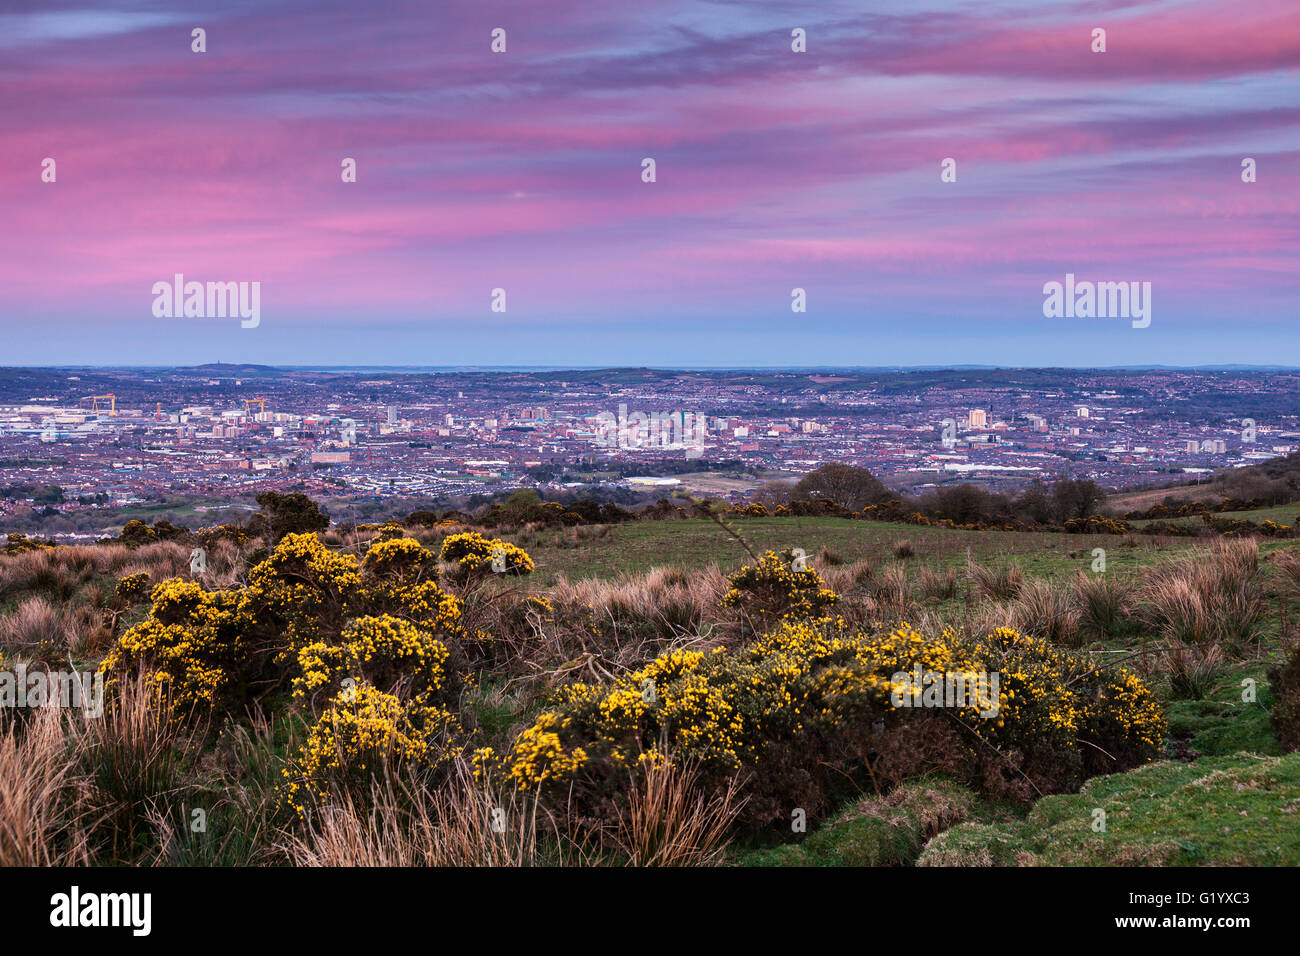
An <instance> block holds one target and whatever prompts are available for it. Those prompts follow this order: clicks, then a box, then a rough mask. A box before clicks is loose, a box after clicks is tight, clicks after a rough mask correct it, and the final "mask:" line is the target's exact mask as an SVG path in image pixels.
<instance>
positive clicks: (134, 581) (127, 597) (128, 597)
mask: <svg viewBox="0 0 1300 956" xmlns="http://www.w3.org/2000/svg"><path fill="white" fill-rule="evenodd" d="M148 586H149V573H148V572H147V571H138V572H136V573H135V574H128V575H126V576H125V577H123V578H121V579H120V580H118V582H117V587H115V588H114V589H113V594H114V596H115V597H118V598H120V599H121V600H123V601H125V602H126V603H127V604H134V603H135V602H136V601H138V600H140V598H142V597H144V595H145V590H146V589H147V588H148Z"/></svg>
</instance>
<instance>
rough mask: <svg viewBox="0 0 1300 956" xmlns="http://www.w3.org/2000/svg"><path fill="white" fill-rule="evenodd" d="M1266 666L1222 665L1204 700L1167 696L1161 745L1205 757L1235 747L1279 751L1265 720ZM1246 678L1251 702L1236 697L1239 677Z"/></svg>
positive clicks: (1267, 706)
mask: <svg viewBox="0 0 1300 956" xmlns="http://www.w3.org/2000/svg"><path fill="white" fill-rule="evenodd" d="M1267 669H1268V667H1267V665H1265V664H1261V663H1257V662H1250V663H1247V664H1242V665H1239V666H1237V667H1233V668H1230V669H1229V670H1227V671H1226V672H1225V673H1224V675H1223V677H1222V678H1221V679H1220V680H1219V682H1218V685H1217V687H1216V688H1215V690H1214V693H1212V694H1211V695H1210V696H1209V697H1208V698H1206V699H1205V700H1173V701H1167V702H1166V703H1165V715H1166V717H1167V718H1168V721H1169V731H1168V738H1167V741H1166V748H1167V750H1168V752H1169V753H1170V755H1171V756H1172V755H1175V754H1185V753H1187V752H1188V751H1190V753H1191V754H1195V755H1200V756H1209V757H1215V756H1225V755H1228V754H1233V753H1237V752H1238V751H1250V752H1252V753H1257V754H1266V755H1278V754H1281V753H1282V745H1281V743H1279V741H1278V739H1277V735H1276V734H1275V733H1274V732H1273V726H1272V725H1271V724H1270V723H1269V719H1268V715H1269V711H1270V710H1271V709H1272V707H1273V696H1272V694H1271V693H1270V692H1269V687H1268V679H1267V678H1266V677H1265V674H1264V672H1265V671H1266V670H1267ZM1247 678H1249V679H1251V680H1254V681H1255V694H1256V700H1254V701H1253V702H1248V701H1243V700H1242V699H1241V698H1242V692H1243V687H1242V681H1243V680H1245V679H1247ZM1161 689H1162V688H1157V690H1161ZM1189 755H1190V754H1189Z"/></svg>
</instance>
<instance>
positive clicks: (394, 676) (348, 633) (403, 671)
mask: <svg viewBox="0 0 1300 956" xmlns="http://www.w3.org/2000/svg"><path fill="white" fill-rule="evenodd" d="M449 656H450V655H449V652H448V650H447V646H446V645H445V644H443V643H442V641H440V640H438V639H437V638H436V637H434V636H433V635H432V634H431V633H429V632H428V631H427V630H425V629H423V628H420V627H417V626H415V625H414V624H412V623H410V622H409V621H404V620H402V619H401V618H396V617H392V616H391V615H387V614H385V615H380V616H377V617H363V618H358V619H357V620H355V621H351V622H349V623H348V624H347V626H346V627H344V628H343V633H342V634H341V635H340V643H338V644H333V645H331V644H326V643H325V642H323V641H318V642H316V643H315V644H309V645H308V646H307V647H305V648H303V649H302V650H301V651H299V652H298V670H299V676H297V677H296V678H294V685H293V693H294V697H295V699H297V700H300V701H301V700H304V699H307V698H309V697H314V696H315V695H316V694H318V693H319V692H320V690H321V689H322V688H332V687H334V686H335V685H337V684H338V683H339V682H340V681H342V680H343V679H345V678H348V677H351V678H352V679H353V682H354V683H360V682H362V681H364V682H366V683H368V684H370V685H372V686H375V687H380V688H388V689H395V688H399V687H400V688H403V689H404V690H406V691H407V696H409V697H410V698H411V699H413V700H418V701H420V702H423V703H431V702H433V701H435V700H444V699H447V698H449V697H450V695H451V694H452V693H453V691H454V690H455V687H456V683H455V681H454V680H453V679H452V677H451V675H450V674H449V673H448V671H447V666H446V665H447V659H448V657H449Z"/></svg>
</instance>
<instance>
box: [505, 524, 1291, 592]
mask: <svg viewBox="0 0 1300 956" xmlns="http://www.w3.org/2000/svg"><path fill="white" fill-rule="evenodd" d="M727 528H730V529H731V530H732V531H734V532H735V534H732V533H729V532H728V530H727ZM737 536H739V537H737ZM504 537H506V538H507V539H508V540H511V541H514V542H516V543H518V544H520V545H521V546H523V547H525V548H526V549H527V550H528V552H529V554H531V555H532V556H533V559H534V560H535V561H536V562H537V576H536V577H535V578H534V580H533V581H532V582H531V583H532V584H534V585H542V586H550V585H551V584H553V583H554V582H555V580H556V578H557V576H558V575H560V574H563V575H565V576H566V577H568V578H569V580H577V579H580V578H587V577H594V578H603V579H608V578H612V577H616V576H618V575H620V574H639V573H643V572H645V571H648V570H650V569H651V568H654V567H659V566H663V565H676V566H679V567H684V568H688V569H689V568H698V567H701V566H704V565H707V564H717V565H718V566H719V567H721V568H723V569H724V570H727V569H733V568H736V567H739V566H740V565H742V564H745V563H747V562H749V561H751V560H752V558H751V557H750V554H749V552H748V551H747V550H746V547H745V544H744V543H742V542H741V540H740V539H743V540H744V542H745V543H747V544H748V546H749V548H750V549H752V550H753V551H755V552H758V553H762V552H763V551H766V550H769V549H771V550H776V551H780V550H783V549H786V548H802V549H803V550H804V552H805V553H807V554H808V556H809V557H810V558H811V557H816V556H817V555H818V554H819V553H820V552H821V550H822V548H826V549H828V550H829V551H830V552H832V554H833V556H834V560H835V561H839V562H841V563H848V562H851V561H856V560H859V559H868V560H871V561H879V562H884V561H888V560H894V559H895V558H894V553H893V552H894V548H895V546H896V545H898V543H899V542H901V541H907V542H909V543H910V544H911V547H912V550H913V552H914V554H913V556H912V557H910V558H908V559H906V560H907V561H908V562H911V563H912V564H916V565H928V566H932V567H940V568H943V567H963V566H964V565H965V563H966V559H967V556H968V554H969V557H970V558H971V559H972V560H974V561H976V562H980V563H997V562H1000V561H1012V560H1014V563H1016V564H1017V565H1019V566H1020V567H1021V568H1022V569H1023V570H1024V571H1026V572H1027V573H1031V574H1034V575H1041V576H1050V577H1055V576H1059V575H1063V574H1071V573H1073V572H1074V571H1080V570H1089V569H1090V568H1091V565H1092V562H1093V554H1092V551H1093V549H1094V548H1103V549H1105V551H1106V564H1107V569H1108V570H1109V571H1114V572H1117V573H1121V574H1122V573H1123V572H1125V571H1127V570H1133V569H1136V568H1142V567H1147V566H1149V565H1151V564H1152V563H1154V562H1155V561H1158V560H1160V559H1161V558H1162V557H1165V556H1169V555H1172V554H1176V553H1180V552H1182V551H1185V550H1186V549H1187V548H1189V547H1191V546H1192V545H1193V544H1195V543H1196V542H1195V541H1194V539H1188V538H1179V537H1157V536H1147V535H1135V536H1133V537H1127V538H1126V537H1117V536H1115V535H1075V534H1044V533H1036V532H1016V531H953V530H950V529H946V528H927V527H924V526H919V525H908V524H893V523H890V522H876V521H851V520H849V519H847V518H732V519H727V521H726V527H724V526H723V525H720V524H718V523H717V522H715V521H712V520H710V519H708V518H699V519H689V520H685V521H638V522H628V523H626V524H617V525H610V526H608V530H607V531H605V532H603V533H601V534H600V536H594V535H593V532H592V529H587V528H580V529H572V528H567V529H557V530H554V531H536V532H524V533H521V534H515V535H509V534H507V535H505V536H504ZM1278 547H1295V544H1294V543H1293V542H1268V541H1265V542H1262V543H1261V545H1260V551H1261V553H1268V552H1269V551H1270V550H1273V549H1276V548H1278Z"/></svg>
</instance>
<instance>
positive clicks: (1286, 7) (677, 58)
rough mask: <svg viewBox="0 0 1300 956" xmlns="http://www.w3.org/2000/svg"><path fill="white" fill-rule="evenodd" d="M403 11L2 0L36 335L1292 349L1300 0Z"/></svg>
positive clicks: (14, 216) (853, 361)
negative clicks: (1093, 303) (190, 310)
mask: <svg viewBox="0 0 1300 956" xmlns="http://www.w3.org/2000/svg"><path fill="white" fill-rule="evenodd" d="M389 9H390V12H389V13H388V15H386V16H384V17H376V16H373V15H372V14H370V13H367V12H366V11H365V10H362V9H354V8H352V7H351V6H349V5H343V4H326V5H320V4H310V5H309V4H304V3H298V2H279V3H257V4H252V3H242V2H236V3H230V4H226V5H224V6H223V7H222V8H221V9H220V10H219V11H211V10H208V9H205V8H203V7H201V6H200V5H197V4H168V5H167V6H166V8H165V9H164V8H163V7H162V6H161V5H159V4H155V3H152V2H148V0H119V2H115V3H111V4H104V5H101V8H100V9H99V10H98V11H96V12H88V11H86V10H84V9H81V8H79V7H78V6H77V5H75V4H72V3H65V2H55V3H53V4H42V5H41V6H40V7H39V8H38V7H36V6H35V5H26V9H22V8H21V5H20V8H19V9H17V10H13V11H12V12H7V13H4V14H0V27H3V29H0V37H3V39H0V75H2V76H3V77H4V78H5V81H6V84H5V85H6V89H7V94H6V100H5V107H4V115H5V116H6V118H7V120H8V121H9V122H8V129H7V133H6V139H7V146H8V148H7V149H6V150H5V151H4V153H3V154H0V208H3V209H4V211H5V214H6V218H7V219H8V226H7V228H6V230H5V234H6V236H7V237H8V238H9V240H10V241H9V242H8V243H6V255H5V256H4V257H3V258H2V259H0V288H2V289H3V290H4V304H3V309H2V310H0V334H3V335H4V337H5V340H6V347H5V358H4V360H3V363H4V364H6V365H60V366H62V365H81V364H85V365H100V364H103V365H121V364H132V365H160V366H165V365H191V364H200V363H204V362H208V361H211V360H212V357H213V356H218V355H219V356H220V357H221V359H222V360H223V361H226V362H233V363H239V362H248V363H256V364H265V365H279V366H289V365H294V366H303V365H318V366H319V365H338V364H339V363H341V362H344V361H347V362H352V363H363V364H368V365H402V364H418V365H433V364H437V365H475V366H492V365H525V364H527V365H533V364H543V365H548V366H554V367H567V366H575V367H576V366H583V367H592V366H597V367H601V366H604V367H611V366H612V367H623V366H643V365H644V366H654V367H662V368H679V367H733V368H734V367H937V366H961V365H996V366H1002V367H1044V366H1046V367H1078V368H1089V367H1097V368H1105V367H1132V366H1143V365H1167V366H1179V367H1193V366H1201V365H1224V364H1236V365H1263V366H1268V365H1273V364H1276V363H1277V362H1278V361H1279V360H1283V359H1285V358H1286V356H1287V355H1288V353H1293V348H1288V347H1289V346H1291V345H1292V341H1293V339H1294V336H1293V333H1292V330H1291V325H1292V323H1293V322H1294V319H1295V303H1296V301H1297V292H1300V281H1297V279H1298V273H1300V267H1298V266H1297V264H1296V259H1295V256H1294V249H1295V248H1296V239H1297V231H1298V227H1297V225H1296V215H1295V214H1296V213H1297V212H1298V211H1300V201H1298V200H1297V197H1298V196H1300V190H1298V189H1297V188H1296V187H1297V185H1300V175H1297V163H1296V160H1297V157H1300V109H1297V108H1296V107H1295V106H1294V105H1293V99H1294V95H1293V94H1294V88H1295V71H1296V69H1297V67H1300V8H1296V7H1295V5H1294V4H1287V3H1282V2H1275V0H1256V2H1252V3H1250V4H1248V5H1241V4H1230V3H1227V2H1225V0H1194V2H1166V3H1157V4H1140V5H1134V4H1130V3H1109V2H1102V3H1065V4H1053V5H1049V6H1043V5H1041V4H1031V3H1027V2H1020V0H1016V2H1010V3H1005V4H998V5H987V4H978V5H976V4H968V3H957V2H939V0H931V2H928V3H927V4H926V5H925V8H924V9H922V10H917V9H914V8H913V7H912V5H910V4H905V3H901V2H886V3H878V4H873V6H872V9H871V10H870V11H869V12H863V11H861V10H860V9H858V8H857V6H856V5H853V4H828V5H824V6H820V7H819V8H818V9H817V10H816V11H809V10H807V9H803V8H800V7H797V6H796V7H787V6H785V5H783V4H764V5H759V6H746V7H743V8H742V7H739V6H737V5H733V4H723V3H671V4H661V5H658V6H657V7H655V8H652V9H650V10H648V11H647V10H631V9H625V8H622V7H620V6H618V5H616V4H596V5H584V6H583V7H582V8H581V9H569V8H559V9H557V8H554V7H553V6H548V5H525V6H522V7H521V6H519V5H518V4H502V3H480V4H474V5H472V6H471V5H465V4H456V5H452V6H450V7H448V8H445V9H442V10H439V11H437V12H436V13H434V12H430V11H428V10H426V9H424V8H423V7H421V5H419V4H415V3H396V4H393V5H391V6H390V8H389ZM195 28H201V29H202V30H204V31H205V32H204V37H203V44H202V45H203V48H204V49H203V52H194V49H193V47H194V46H195V45H196V42H197V41H195V40H193V39H192V36H191V34H192V31H193V30H194V29H195ZM1098 28H1100V29H1104V30H1106V49H1105V51H1104V52H1094V49H1093V47H1095V45H1096V41H1095V39H1094V31H1095V30H1096V29H1098ZM496 29H503V30H505V31H506V35H505V38H504V40H503V42H504V43H505V50H504V52H500V53H494V52H493V51H492V44H493V42H494V39H493V31H494V30H496ZM795 30H801V31H803V33H804V40H803V42H804V45H805V48H806V52H795V50H794V48H793V47H794V46H795V45H797V43H798V38H795V39H792V31H795ZM340 37H347V38H348V42H347V45H346V46H342V45H340V40H339V38H340ZM646 158H653V159H654V160H655V162H656V167H655V169H656V177H655V181H654V182H643V180H642V174H643V160H644V159H646ZM1246 158H1249V159H1251V160H1253V161H1254V163H1255V164H1256V171H1257V175H1256V178H1255V181H1253V182H1246V181H1243V170H1242V163H1243V161H1244V160H1245V159H1246ZM46 159H53V160H55V163H56V168H57V176H56V177H55V179H54V181H53V182H46V181H42V175H43V165H42V164H43V162H44V160H46ZM345 159H353V160H355V162H356V181H355V182H344V181H343V177H342V176H341V173H340V168H341V164H342V163H343V161H344V160H345ZM946 159H953V160H955V167H954V169H955V181H953V182H944V181H943V180H942V178H941V175H942V164H943V161H944V160H946ZM177 274H183V275H184V276H186V277H190V278H192V279H194V280H196V281H199V282H204V283H215V282H242V283H252V282H257V283H260V288H261V317H260V321H259V322H258V323H257V325H256V327H253V328H241V327H240V322H239V321H238V320H237V319H235V320H231V319H226V318H197V317H190V318H184V317H181V318H165V317H159V316H158V315H157V314H156V313H155V312H153V311H152V310H151V305H152V304H153V302H154V295H153V293H152V292H151V290H152V289H153V288H154V287H155V284H157V283H160V282H170V281H171V279H172V277H173V276H174V275H177ZM1067 276H1078V277H1079V278H1080V280H1081V281H1091V282H1098V283H1102V282H1106V283H1110V282H1114V283H1130V282H1131V283H1150V288H1151V290H1152V291H1151V298H1150V300H1149V302H1148V304H1149V305H1150V307H1151V312H1152V315H1151V324H1150V326H1149V327H1145V328H1135V327H1132V326H1131V325H1130V322H1129V321H1127V319H1125V318H1055V319H1049V318H1046V317H1045V315H1044V291H1043V290H1044V286H1045V284H1047V283H1052V282H1062V281H1063V280H1065V279H1066V277H1067ZM496 289H503V290H505V292H506V295H507V297H508V300H507V301H508V305H507V308H506V311H505V312H504V313H499V312H493V311H492V308H491V306H492V301H493V290H496ZM795 289H802V290H804V292H805V294H806V308H807V311H806V312H803V313H792V311H791V296H792V291H793V290H795ZM177 305H178V309H177V311H179V303H178V304H177ZM774 357H776V358H779V360H778V361H773V359H774ZM831 358H833V359H834V361H833V362H829V361H828V359H831ZM575 359H580V361H575ZM1282 364H1286V363H1285V362H1283V363H1282Z"/></svg>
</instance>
